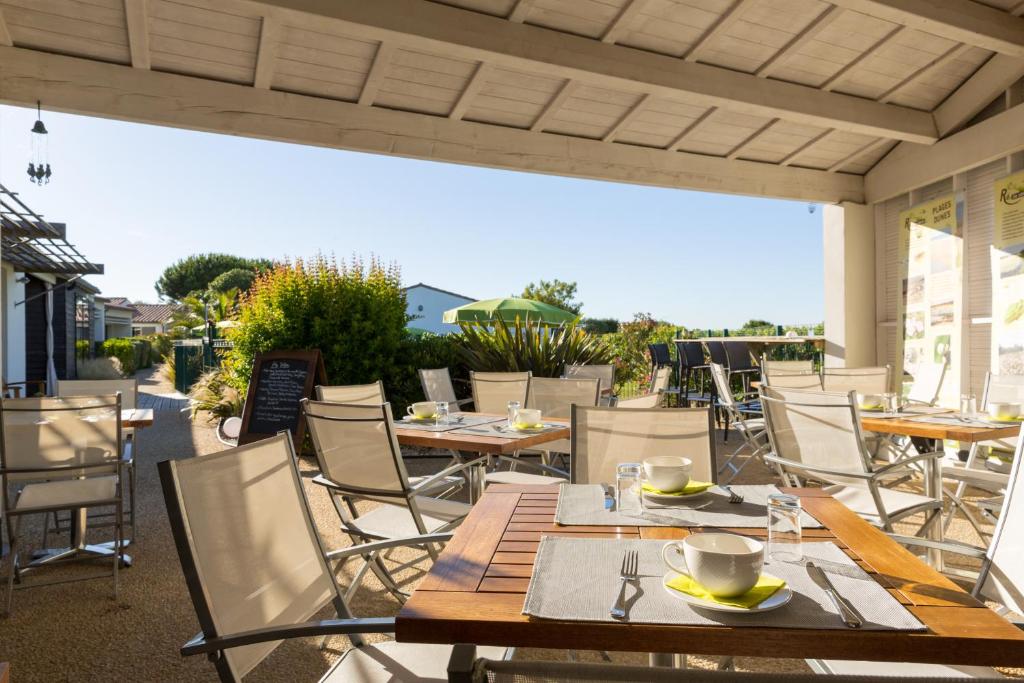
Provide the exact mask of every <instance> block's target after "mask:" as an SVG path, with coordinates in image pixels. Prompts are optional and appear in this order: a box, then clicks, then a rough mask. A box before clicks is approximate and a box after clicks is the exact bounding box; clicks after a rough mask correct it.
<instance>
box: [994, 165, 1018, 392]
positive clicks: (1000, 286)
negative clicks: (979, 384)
mask: <svg viewBox="0 0 1024 683" xmlns="http://www.w3.org/2000/svg"><path fill="white" fill-rule="evenodd" d="M992 365H993V368H992V369H993V371H994V372H997V373H999V374H1003V375H1005V374H1009V375H1022V374H1024V172H1020V173H1014V174H1013V175H1011V176H1007V177H1005V178H1002V179H1000V180H997V181H996V184H995V225H994V226H993V233H992Z"/></svg>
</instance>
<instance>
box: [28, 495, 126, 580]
mask: <svg viewBox="0 0 1024 683" xmlns="http://www.w3.org/2000/svg"><path fill="white" fill-rule="evenodd" d="M88 525H89V511H88V509H87V508H77V509H76V510H75V511H74V512H72V514H71V546H70V547H68V548H47V549H46V550H44V551H42V552H41V553H40V554H38V555H37V556H36V558H35V559H33V560H32V562H30V563H29V565H28V566H27V567H26V568H25V569H26V570H27V569H32V568H34V567H41V566H43V565H47V564H52V563H54V562H59V561H62V560H69V559H71V558H73V557H77V556H85V557H113V556H114V555H116V554H117V548H116V547H115V546H116V542H115V541H108V542H107V543H94V544H89V543H86V541H85V534H86V531H87V529H88ZM121 543H122V546H127V545H128V542H127V541H122V542H121ZM123 560H124V565H125V566H126V567H130V566H131V564H132V558H131V557H130V556H129V555H124V556H123Z"/></svg>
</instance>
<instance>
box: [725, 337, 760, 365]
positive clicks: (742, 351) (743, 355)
mask: <svg viewBox="0 0 1024 683" xmlns="http://www.w3.org/2000/svg"><path fill="white" fill-rule="evenodd" d="M723 345H724V346H725V356H726V358H727V359H728V361H729V362H728V363H727V365H726V367H728V368H729V372H739V371H740V370H750V369H751V368H753V367H754V360H753V358H752V357H751V355H750V345H749V344H747V342H745V341H729V342H723Z"/></svg>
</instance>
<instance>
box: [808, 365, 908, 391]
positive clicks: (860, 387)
mask: <svg viewBox="0 0 1024 683" xmlns="http://www.w3.org/2000/svg"><path fill="white" fill-rule="evenodd" d="M821 385H822V387H823V388H824V389H825V391H831V392H837V391H839V392H843V393H846V392H848V391H855V392H857V393H858V394H884V393H886V392H888V391H891V387H892V366H891V365H886V366H885V367H876V368H825V369H824V370H822V371H821Z"/></svg>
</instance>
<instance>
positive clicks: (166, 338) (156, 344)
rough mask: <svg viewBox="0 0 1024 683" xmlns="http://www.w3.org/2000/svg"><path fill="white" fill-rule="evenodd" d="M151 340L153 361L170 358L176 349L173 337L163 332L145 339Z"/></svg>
mask: <svg viewBox="0 0 1024 683" xmlns="http://www.w3.org/2000/svg"><path fill="white" fill-rule="evenodd" d="M145 338H146V339H147V340H149V343H150V345H151V346H152V347H153V348H152V353H153V359H154V362H155V359H157V358H164V357H166V356H168V355H169V354H170V353H171V351H172V350H173V349H174V340H173V339H171V335H169V334H164V333H163V332H157V333H155V334H150V335H147V336H146V337H145Z"/></svg>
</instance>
